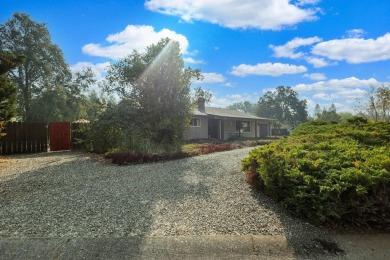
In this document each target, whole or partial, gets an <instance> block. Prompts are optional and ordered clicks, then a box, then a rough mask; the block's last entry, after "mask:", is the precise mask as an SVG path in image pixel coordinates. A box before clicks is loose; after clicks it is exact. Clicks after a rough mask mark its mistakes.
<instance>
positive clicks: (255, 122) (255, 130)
mask: <svg viewBox="0 0 390 260" xmlns="http://www.w3.org/2000/svg"><path fill="white" fill-rule="evenodd" d="M255 138H256V139H257V121H255Z"/></svg>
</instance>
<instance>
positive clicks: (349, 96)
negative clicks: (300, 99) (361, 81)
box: [313, 88, 367, 102]
mask: <svg viewBox="0 0 390 260" xmlns="http://www.w3.org/2000/svg"><path fill="white" fill-rule="evenodd" d="M366 93H367V91H366V90H364V89H360V88H355V89H341V90H338V91H336V92H334V93H325V92H320V93H316V94H314V95H313V98H314V99H317V100H328V101H331V100H339V99H343V100H345V101H348V100H350V101H352V102H353V101H354V100H355V99H357V98H362V97H364V95H365V94H366Z"/></svg>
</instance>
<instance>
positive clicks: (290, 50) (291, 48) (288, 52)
mask: <svg viewBox="0 0 390 260" xmlns="http://www.w3.org/2000/svg"><path fill="white" fill-rule="evenodd" d="M320 41H322V39H321V38H319V37H317V36H315V37H310V38H299V37H296V38H294V39H292V40H291V41H289V42H287V43H286V44H284V45H279V46H275V45H270V46H269V47H270V48H271V49H272V50H273V51H274V56H275V57H277V58H290V59H297V58H302V57H303V56H305V54H304V53H303V52H298V53H296V52H295V50H296V49H298V48H299V47H302V46H308V45H312V44H314V43H317V42H320Z"/></svg>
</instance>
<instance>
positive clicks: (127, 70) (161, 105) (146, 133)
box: [106, 39, 200, 153]
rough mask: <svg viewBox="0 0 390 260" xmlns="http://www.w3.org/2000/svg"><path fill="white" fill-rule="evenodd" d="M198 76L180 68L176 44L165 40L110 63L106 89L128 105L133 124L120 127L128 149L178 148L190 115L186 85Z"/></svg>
mask: <svg viewBox="0 0 390 260" xmlns="http://www.w3.org/2000/svg"><path fill="white" fill-rule="evenodd" d="M199 77H200V72H199V71H198V70H192V69H191V68H184V62H183V59H182V57H181V54H180V47H179V43H178V42H175V41H171V40H169V39H162V40H161V41H159V42H158V43H157V44H152V45H151V46H149V47H148V48H147V49H146V52H145V53H139V52H137V51H134V52H133V53H132V54H131V55H129V56H127V57H126V58H124V59H121V60H120V61H119V62H117V63H115V64H113V65H111V67H110V68H109V71H108V75H107V80H108V82H109V84H108V85H107V86H106V90H107V91H109V92H115V93H117V94H118V95H119V96H120V97H121V98H122V100H123V102H126V103H128V104H130V105H131V111H132V113H131V118H129V119H128V120H130V121H131V122H133V124H132V127H131V129H123V131H124V132H125V133H124V134H125V135H126V136H127V139H130V140H131V143H130V148H131V149H134V148H136V147H142V146H143V147H144V148H143V149H146V150H151V149H156V150H159V149H163V150H165V151H166V152H172V153H175V152H177V151H178V150H180V147H181V143H182V141H183V134H184V130H185V129H186V127H187V125H188V122H189V121H190V118H191V107H192V103H191V97H190V85H191V82H192V80H194V79H197V78H199ZM133 136H136V137H137V138H138V139H134V138H133ZM137 140H138V142H139V144H136V143H135V142H137Z"/></svg>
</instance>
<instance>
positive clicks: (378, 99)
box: [356, 85, 390, 121]
mask: <svg viewBox="0 0 390 260" xmlns="http://www.w3.org/2000/svg"><path fill="white" fill-rule="evenodd" d="M356 110H357V113H358V115H360V116H363V117H365V118H368V119H372V120H374V121H390V85H382V86H371V88H370V90H369V91H368V92H367V94H366V97H365V98H364V99H362V100H359V102H358V105H357V107H356Z"/></svg>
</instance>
